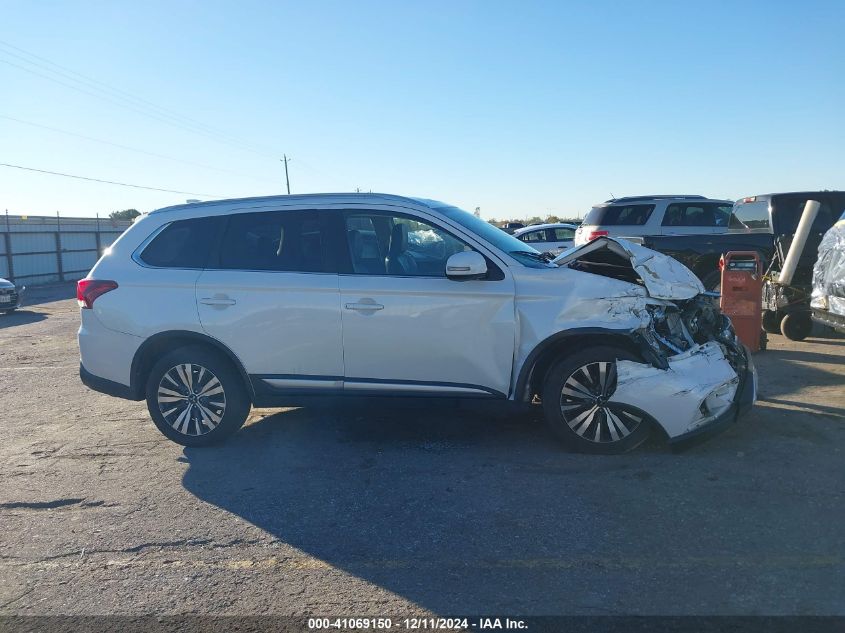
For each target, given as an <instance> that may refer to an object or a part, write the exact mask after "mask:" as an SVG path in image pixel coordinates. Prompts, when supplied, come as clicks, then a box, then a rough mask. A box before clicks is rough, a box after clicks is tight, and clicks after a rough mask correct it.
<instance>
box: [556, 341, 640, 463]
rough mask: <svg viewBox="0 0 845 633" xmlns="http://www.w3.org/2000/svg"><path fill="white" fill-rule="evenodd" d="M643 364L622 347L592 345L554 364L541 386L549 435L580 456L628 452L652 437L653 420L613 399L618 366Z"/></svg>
mask: <svg viewBox="0 0 845 633" xmlns="http://www.w3.org/2000/svg"><path fill="white" fill-rule="evenodd" d="M619 360H631V361H636V362H641V359H639V358H637V357H636V356H634V355H633V354H632V353H631V352H629V351H627V350H626V349H624V348H621V347H616V346H610V345H607V346H604V345H603V346H599V347H591V348H588V349H585V350H582V351H580V352H576V353H574V354H572V355H570V356H567V357H565V358H563V359H561V360H560V361H558V362H557V363H556V364H555V365H554V366H553V367H552V369H551V371H550V372H549V374H548V376H547V377H546V381H545V384H544V386H543V393H542V397H543V411H544V413H545V418H546V423H547V424H548V426H549V428H550V429H551V430H552V432H553V433H554V434H555V435H556V436H557V437H558V438H559V439H560V440H561V441H562V442H563V443H564V444H566V445H567V446H568V447H569V448H571V449H574V450H576V451H579V452H582V453H602V454H608V455H614V454H619V453H625V452H627V451H630V450H632V449H634V448H636V447H637V446H639V445H640V444H642V443H643V442H644V441H646V439H648V436H649V434H650V433H651V428H652V420H651V419H650V418H649V417H648V416H647V415H645V414H644V413H643V412H642V411H640V410H639V409H636V408H634V407H631V406H629V405H627V404H623V403H621V402H618V401H616V400H615V399H614V394H615V392H616V362H617V361H619Z"/></svg>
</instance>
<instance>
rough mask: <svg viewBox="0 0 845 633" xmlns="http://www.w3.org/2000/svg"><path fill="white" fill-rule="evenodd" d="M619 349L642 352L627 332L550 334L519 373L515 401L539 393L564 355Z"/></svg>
mask: <svg viewBox="0 0 845 633" xmlns="http://www.w3.org/2000/svg"><path fill="white" fill-rule="evenodd" d="M613 344H616V345H619V346H621V347H624V348H625V349H628V350H630V351H631V352H632V353H634V354H637V355H639V356H642V355H643V349H642V347H641V346H640V344H639V343H638V342H637V341H636V340H635V338H634V336H633V333H632V332H631V331H630V330H613V329H608V328H598V327H585V328H575V329H572V330H566V331H565V332H558V333H556V334H552V335H551V336H549V337H548V338H546V339H544V340H542V341H541V342H540V343H538V344H537V345H536V346H535V347H534V349H533V350H531V353H529V354H528V357H527V358H526V359H525V362H524V363H523V364H522V367H521V368H520V370H519V374H518V377H517V380H516V388H515V391H514V399H515V400H517V401H521V402H531V400H532V399H533V397H534V395H535V394H538V393H540V391H541V389H542V386H543V382H544V381H545V378H546V375H547V374H548V372H549V370H550V369H551V367H552V365H553V364H554V362H555V361H556V360H557V359H559V358H562V357H563V356H565V355H567V354H571V353H573V352H576V351H579V350H582V349H586V348H588V347H593V346H596V345H613Z"/></svg>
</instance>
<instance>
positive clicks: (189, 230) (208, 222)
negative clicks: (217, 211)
mask: <svg viewBox="0 0 845 633" xmlns="http://www.w3.org/2000/svg"><path fill="white" fill-rule="evenodd" d="M217 226H218V220H217V218H194V219H192V220H179V221H177V222H173V223H171V224H168V225H167V226H166V227H165V228H164V229H163V230H162V231H161V232H160V233H159V234H158V235H156V236H155V238H153V241H152V242H150V243H149V244H148V245H147V247H146V248H145V249H144V250H143V252H142V253H141V255H140V258H141V261H143V262H144V263H145V264H149V265H150V266H155V267H158V268H204V267H205V263H206V259H207V258H208V254H209V253H210V252H211V248H210V247H211V245H212V244H213V243H214V238H215V236H216V234H217Z"/></svg>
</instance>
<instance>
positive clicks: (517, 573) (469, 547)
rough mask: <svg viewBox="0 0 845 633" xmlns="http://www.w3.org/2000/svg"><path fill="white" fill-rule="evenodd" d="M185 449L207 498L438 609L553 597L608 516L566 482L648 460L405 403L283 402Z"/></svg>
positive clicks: (517, 607) (197, 489)
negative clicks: (364, 406)
mask: <svg viewBox="0 0 845 633" xmlns="http://www.w3.org/2000/svg"><path fill="white" fill-rule="evenodd" d="M663 453H664V455H667V454H668V451H665V450H664V451H663ZM184 454H185V457H186V458H187V461H188V462H189V468H188V470H187V472H186V473H185V476H184V479H183V485H184V487H185V488H186V489H187V490H188V491H189V492H191V493H192V494H194V495H195V496H196V497H198V498H199V499H202V500H204V501H206V502H208V503H211V504H213V505H215V506H217V507H219V508H222V509H224V510H226V511H227V512H230V513H233V514H235V515H238V516H240V517H242V518H243V519H245V520H246V521H248V522H250V523H252V524H253V525H255V526H257V527H259V528H261V529H262V530H264V531H265V532H267V533H269V534H271V535H273V536H274V537H275V538H276V539H278V540H279V541H282V542H284V543H286V544H288V545H290V546H293V547H295V548H297V549H298V550H301V551H303V552H305V553H306V554H308V555H309V556H312V557H315V558H317V559H320V560H322V561H325V562H326V563H328V564H330V565H331V566H333V567H336V568H339V569H341V570H343V571H345V572H346V573H349V574H352V575H354V576H356V577H358V578H362V579H364V580H366V581H367V582H369V583H373V584H376V585H378V586H381V587H384V588H385V589H387V590H389V591H391V592H394V593H396V594H399V595H401V596H404V597H405V598H407V599H409V600H411V601H412V602H414V603H416V604H418V605H421V606H422V607H424V608H427V609H432V610H434V611H436V612H441V613H448V612H450V610H451V611H452V612H458V611H460V612H467V610H469V611H473V610H477V611H478V612H484V606H485V605H487V606H488V607H489V605H493V604H495V605H499V606H503V608H504V605H507V607H508V608H509V609H511V610H512V611H513V612H521V609H522V608H523V607H526V608H527V605H528V603H531V602H533V601H535V600H541V601H543V602H546V603H547V601H548V596H538V595H536V594H535V590H536V588H537V586H538V583H539V584H542V583H543V581H542V580H541V579H542V578H546V579H548V578H547V576H548V575H549V574H555V573H560V572H561V568H560V566H561V565H563V567H565V568H568V567H569V566H570V563H568V562H563V563H561V562H560V561H559V557H560V556H561V555H564V554H565V555H566V556H574V557H576V558H577V557H579V556H581V555H582V554H584V551H583V546H584V542H583V541H582V539H581V538H580V537H579V536H578V535H582V534H584V533H595V531H596V530H598V531H599V532H605V531H606V530H608V529H609V527H610V526H609V525H608V524H607V523H606V519H604V518H602V514H603V513H599V512H595V511H593V509H592V508H591V505H592V504H591V501H590V498H591V497H592V494H591V493H590V492H589V490H587V489H583V490H570V491H568V492H567V491H565V489H564V488H563V487H562V484H563V483H564V482H565V481H566V478H569V477H584V476H587V477H589V476H590V474H591V473H592V474H593V475H596V474H599V473H610V474H611V475H614V476H615V475H617V474H624V475H631V474H632V473H631V471H630V470H629V468H630V467H631V466H632V464H633V463H635V462H636V460H638V459H641V457H642V455H641V454H640V455H638V456H637V457H632V456H628V455H625V456H619V457H610V458H603V457H601V456H587V455H576V454H570V453H566V452H565V451H563V449H561V448H560V446H559V445H558V444H557V443H556V442H555V441H554V440H553V438H552V437H551V436H550V434H549V433H548V432H547V431H546V429H545V428H544V427H543V426H542V424H539V423H536V422H531V421H530V420H528V421H526V420H525V419H507V418H503V417H502V416H500V415H499V416H490V415H487V414H485V413H483V412H482V413H479V412H465V411H454V410H453V411H438V410H428V411H426V410H407V409H397V410H385V409H378V410H369V411H366V410H360V409H344V410H343V411H338V410H333V411H332V410H321V409H298V410H292V411H286V412H283V413H278V414H275V415H270V416H268V417H266V418H264V419H262V420H260V421H257V422H254V423H252V424H249V425H248V426H246V427H245V428H244V429H242V430H241V431H240V432H239V433H238V434H236V435H235V436H234V437H232V438H231V440H230V441H229V442H227V443H226V444H224V445H222V446H217V447H211V448H206V449H186V450H185V452H184ZM561 532H563V534H561ZM570 548H574V549H570Z"/></svg>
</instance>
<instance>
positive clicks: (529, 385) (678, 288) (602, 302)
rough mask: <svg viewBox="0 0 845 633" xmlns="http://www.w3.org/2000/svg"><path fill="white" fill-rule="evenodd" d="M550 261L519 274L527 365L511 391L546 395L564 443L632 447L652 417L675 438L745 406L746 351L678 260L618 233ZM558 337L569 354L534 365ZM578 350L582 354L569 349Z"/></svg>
mask: <svg viewBox="0 0 845 633" xmlns="http://www.w3.org/2000/svg"><path fill="white" fill-rule="evenodd" d="M552 263H553V264H555V265H557V266H558V269H557V270H556V271H550V270H546V271H537V270H531V271H527V273H526V274H525V275H524V276H522V277H521V278H520V279H518V280H517V283H518V291H517V297H518V299H517V312H518V315H519V318H520V323H521V324H522V327H521V329H520V342H519V346H518V356H519V358H518V362H519V364H521V365H523V366H524V367H530V368H531V370H530V373H528V372H524V374H523V375H521V377H520V381H519V382H518V383H517V385H516V389H518V390H521V391H518V392H517V393H521V394H522V397H523V398H528V397H534V396H540V397H541V399H542V400H543V406H544V408H545V409H546V414H547V415H546V417H547V419H549V418H550V417H551V418H552V419H554V418H555V415H557V416H558V417H557V419H558V421H559V424H557V427H558V429H557V430H558V431H559V433H558V434H559V435H561V436H562V439H565V440H566V439H569V440H571V442H570V443H573V444H575V447H576V448H578V449H580V450H587V451H593V452H619V451H621V450H629V449H630V448H632V447H633V445H635V444H636V443H638V441H642V440H643V439H645V435H644V434H643V433H640V434H639V435H637V434H636V433H635V432H634V431H635V430H636V428H637V427H638V426H639V425H640V424H641V423H642V421H643V420H647V421H650V422H652V423H656V424H657V425H658V426H659V427H660V428H662V429H663V431H664V432H665V433H666V435H667V436H668V438H669V440H670V442H672V443H678V442H683V441H685V440H689V439H692V438H694V437H696V436H699V435H701V434H703V433H705V432H707V431H716V430H720V429H722V428H724V427H725V426H727V425H729V424H730V423H733V422H734V421H735V420H736V419H737V418H738V416H739V415H741V414H742V413H744V412H746V411H748V410H749V409H750V407H751V406H752V404H753V403H754V401H755V399H756V385H757V378H756V371H755V369H754V365H753V363H752V360H751V356H750V354H749V353H748V351H747V350H746V348H745V347H744V346H743V345H742V343H741V342H740V341H739V340H738V339H737V337H736V334H735V333H734V330H733V327H732V325H731V323H730V320H729V319H728V318H727V317H726V316H724V315H722V314H721V312H720V311H719V309H718V307H717V306H716V302H715V301H714V298H713V297H712V296H710V295H708V294H707V293H705V290H704V287H703V286H702V284H701V282H700V281H699V280H698V278H697V277H695V275H694V274H693V273H692V272H691V271H690V270H689V269H687V268H686V267H685V266H683V265H682V264H680V263H679V262H678V261H676V260H674V259H672V258H670V257H667V256H665V255H662V254H660V253H657V252H656V251H652V250H650V249H647V248H644V247H642V246H639V245H637V244H633V243H631V242H627V241H626V240H622V239H614V238H599V239H597V240H595V241H593V242H590V243H589V244H586V245H584V246H581V247H579V248H575V249H571V250H569V251H566V252H564V253H563V254H561V255H560V256H559V257H558V258H556V259H555V260H554V261H553V262H552ZM540 273H545V274H540ZM555 287H557V288H559V292H557V293H555V292H553V290H554V288H555ZM555 345H556V346H557V349H558V350H559V351H564V350H566V355H567V357H568V358H569V359H570V360H564V361H561V362H560V363H559V365H560V366H556V365H554V363H553V362H552V363H549V364H546V365H543V364H542V363H538V362H537V358H536V357H537V354H538V353H542V351H543V349H544V346H545V347H549V346H555ZM579 346H580V347H583V348H584V351H583V352H582V353H580V355H579V354H578V353H575V354H573V353H572V351H571V350H572V349H573V348H575V349H578V347H579ZM591 350H592V351H591ZM573 356H574V357H575V358H573ZM548 400H552V402H548ZM652 426H653V424H652ZM552 428H553V430H555V424H552ZM638 438H639V439H638Z"/></svg>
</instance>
